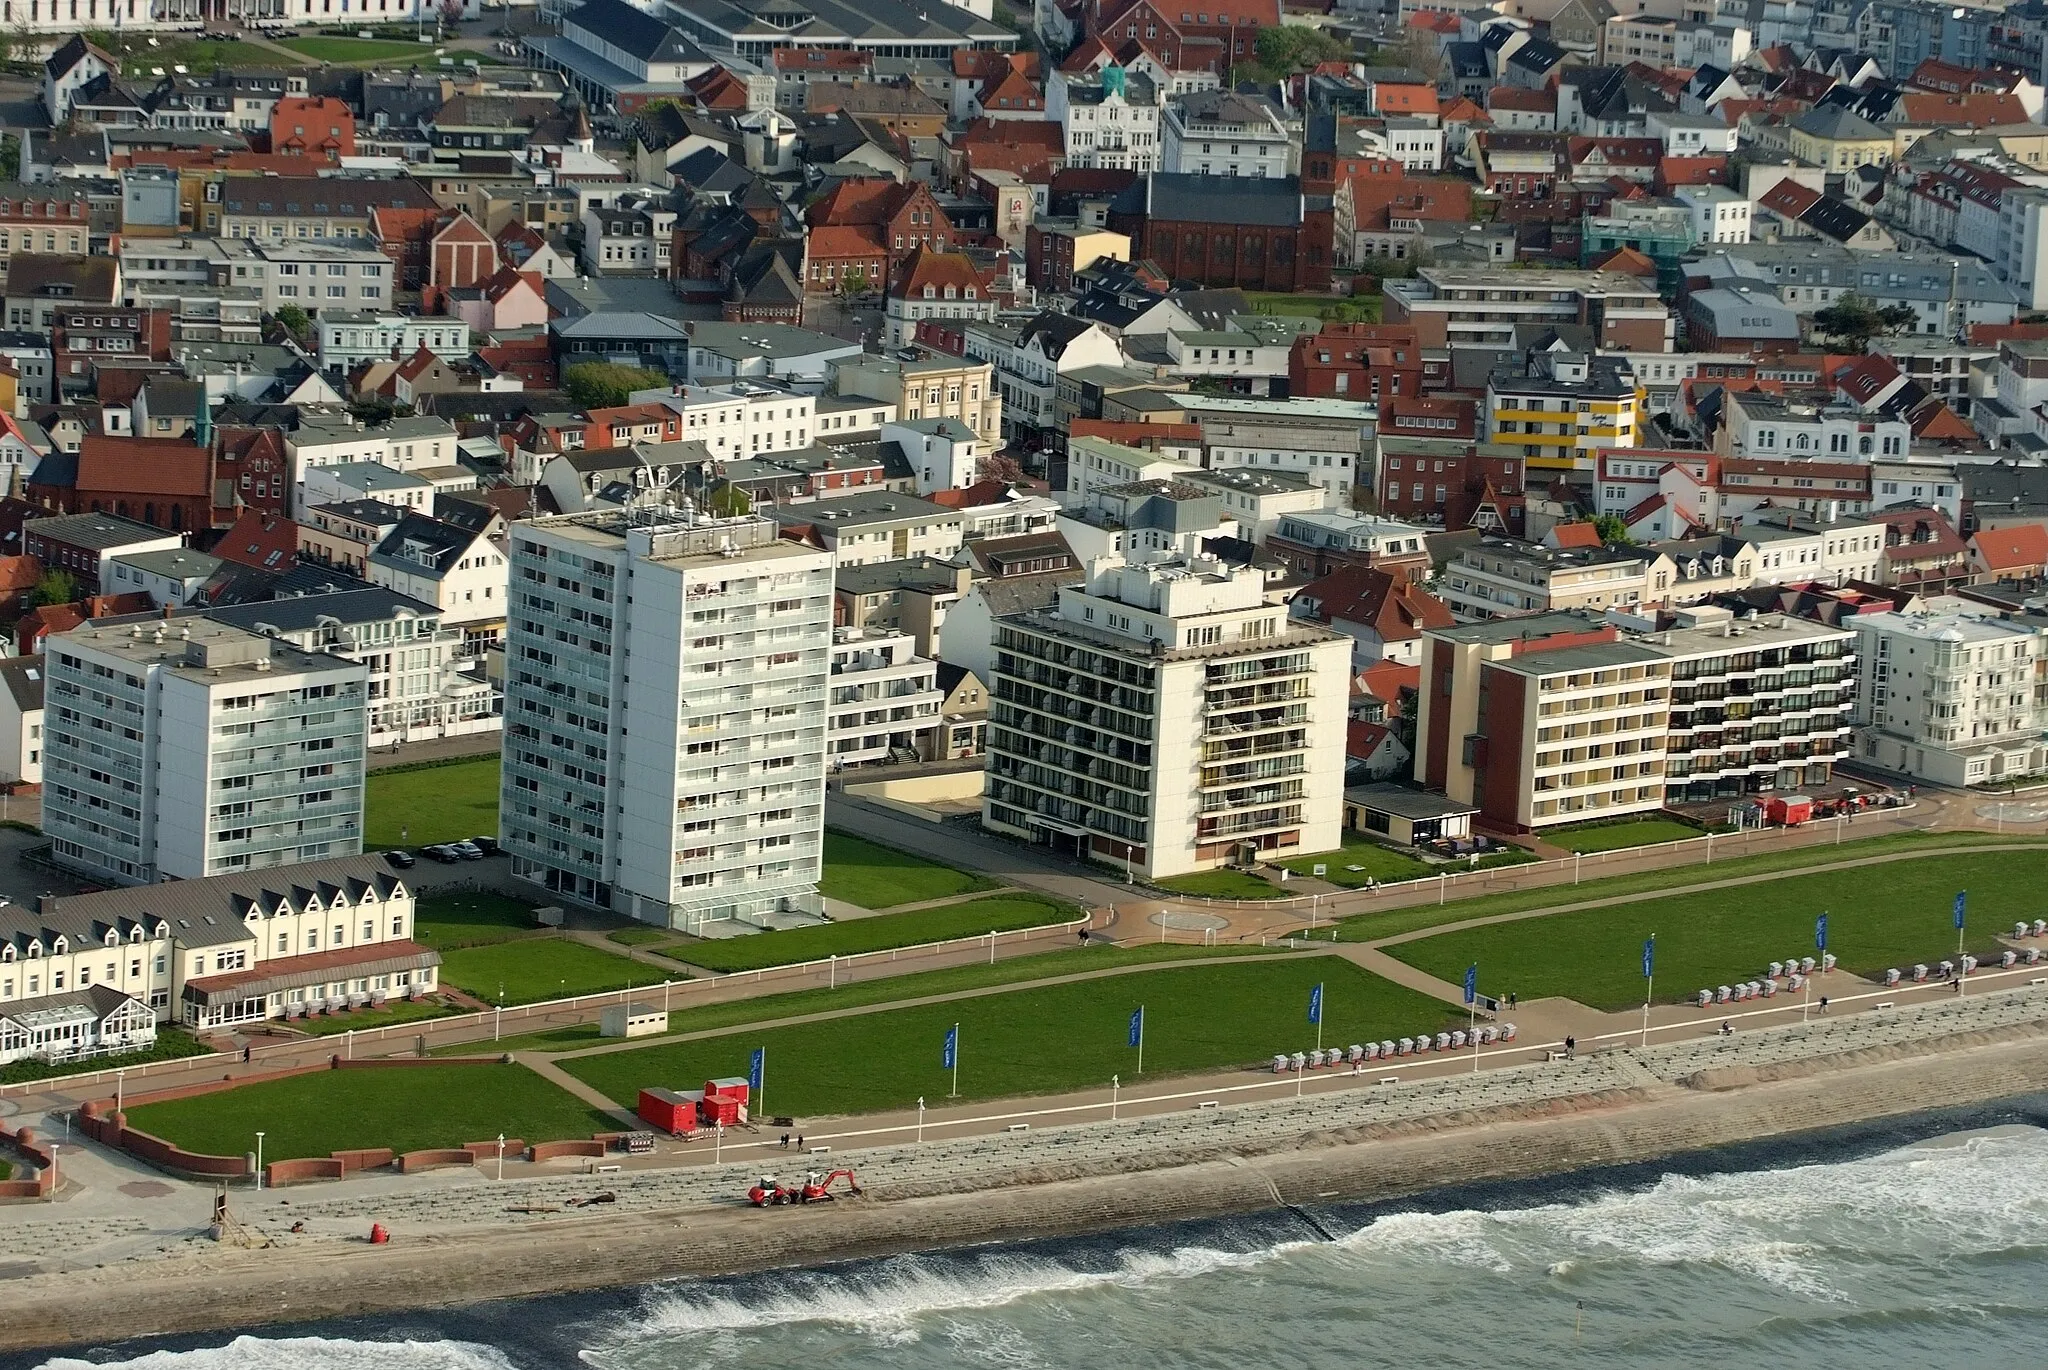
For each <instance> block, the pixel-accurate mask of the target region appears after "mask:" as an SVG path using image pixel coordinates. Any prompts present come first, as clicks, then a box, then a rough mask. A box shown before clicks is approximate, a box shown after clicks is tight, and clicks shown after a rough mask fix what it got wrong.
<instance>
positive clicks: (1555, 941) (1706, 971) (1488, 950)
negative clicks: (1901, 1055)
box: [1387, 851, 2043, 1010]
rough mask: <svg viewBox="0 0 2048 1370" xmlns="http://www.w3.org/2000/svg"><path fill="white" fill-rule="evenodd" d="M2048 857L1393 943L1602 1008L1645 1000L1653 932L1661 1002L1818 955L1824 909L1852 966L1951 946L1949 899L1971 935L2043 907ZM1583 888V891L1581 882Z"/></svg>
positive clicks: (1869, 876)
mask: <svg viewBox="0 0 2048 1370" xmlns="http://www.w3.org/2000/svg"><path fill="white" fill-rule="evenodd" d="M2041 872H2042V853H2040V852H2038V851H2023V852H1984V853H1978V854H1972V855H1968V856H1928V857H1923V858H1920V859H1917V860H1908V861H1894V862H1886V863H1884V864H1881V865H1875V866H1860V867H1856V868H1853V869H1850V870H1839V871H1823V872H1814V873H1811V874H1806V875H1786V876H1784V877H1783V878H1781V879H1776V880H1768V881H1764V882H1761V883H1758V884H1754V885H1742V886H1737V887H1735V888H1733V889H1719V890H1705V891H1701V892H1699V893H1695V894H1685V895H1671V894H1662V895H1649V896H1646V897H1644V898H1642V899H1640V900H1637V901H1632V902H1630V903H1626V904H1619V905H1613V906H1609V907H1603V908H1596V909H1580V910H1576V911H1574V912H1569V913H1553V914H1546V915H1544V916H1542V917H1538V918H1525V919H1519V920H1516V921H1514V922H1508V923H1495V924H1491V925H1488V926H1486V927H1480V928H1467V929H1465V930H1462V931H1457V932H1447V933H1443V934H1440V935H1438V936H1436V937H1429V938H1424V939H1421V940H1419V941H1414V942H1401V943H1396V944H1394V945H1392V946H1390V947H1388V948H1387V951H1388V953H1389V954H1390V955H1393V956H1395V957H1398V958H1399V959H1400V960H1403V961H1405V962H1407V963H1408V964H1409V965H1412V966H1414V967H1416V968H1417V969H1418V970H1425V971H1428V972H1429V973H1430V974H1432V975H1436V976H1439V977H1441V978H1443V979H1445V980H1453V981H1454V980H1456V979H1457V978H1458V977H1459V976H1460V975H1462V974H1463V973H1464V970H1465V967H1466V966H1468V965H1470V964H1472V963H1473V962H1475V961H1476V962H1478V963H1479V966H1480V970H1481V976H1482V979H1483V980H1484V982H1485V983H1486V985H1487V986H1489V987H1490V990H1491V991H1493V992H1506V991H1510V990H1512V991H1513V992H1514V993H1516V994H1519V995H1521V996H1522V997H1523V998H1525V999H1527V998H1536V997H1539V996H1543V995H1563V996H1565V997H1568V998H1572V999H1577V1000H1579V1001H1580V1002H1582V1003H1586V1004H1590V1005H1591V1006H1593V1007H1594V1008H1600V1009H1610V1010H1611V1009H1622V1008H1627V1007H1630V1006H1631V1005H1634V1004H1640V1003H1641V1002H1642V1001H1643V992H1644V988H1645V987H1644V984H1643V978H1642V946H1643V942H1644V940H1645V939H1646V938H1648V937H1650V936H1651V935H1652V934H1655V936H1656V938H1657V963H1656V964H1657V981H1658V985H1659V986H1660V988H1661V991H1662V993H1661V997H1662V998H1663V999H1666V1000H1678V999H1683V998H1687V997H1689V996H1690V995H1692V994H1693V993H1694V992H1695V991H1697V990H1699V989H1702V988H1706V987H1710V986H1715V985H1720V984H1724V983H1728V982H1730V981H1734V980H1738V979H1741V980H1747V979H1750V978H1752V977H1754V976H1757V975H1760V974H1762V973H1763V970H1764V967H1765V966H1766V964H1767V963H1769V962H1770V961H1772V960H1783V959H1785V958H1786V957H1795V956H1807V955H1818V953H1817V952H1816V951H1815V948H1814V937H1813V933H1814V919H1815V918H1816V917H1817V916H1818V915H1820V914H1822V913H1826V914H1827V915H1828V949H1829V950H1830V951H1832V952H1834V953H1835V955H1836V956H1837V957H1839V958H1840V962H1841V965H1842V967H1843V968H1844V969H1846V970H1850V971H1854V972H1856V973H1858V974H1863V975H1873V974H1877V973H1880V972H1882V971H1883V970H1884V969H1886V968H1887V967H1890V966H1898V967H1900V968H1902V969H1903V968H1905V967H1909V966H1911V965H1912V964H1913V963H1914V962H1916V961H1929V962H1933V961H1938V960H1940V959H1941V958H1942V957H1943V956H1953V955H1954V954H1955V949H1956V934H1955V929H1954V927H1953V926H1952V925H1951V922H1950V909H1951V903H1952V901H1953V900H1954V898H1955V895H1956V892H1957V891H1958V890H1962V889H1967V890H1968V891H1969V896H1970V897H1969V921H1970V924H1971V926H1972V927H1973V928H1974V929H1975V931H1974V933H1973V935H1972V937H1971V939H1970V945H1971V946H1972V947H1973V948H1975V949H1976V950H1977V951H1978V952H1979V954H1980V955H1981V954H1983V953H1984V952H1986V951H1988V950H1989V949H1990V948H1991V947H1992V945H1993V939H1994V937H1995V935H1996V934H1997V933H1998V932H1999V931H2001V930H2005V931H2009V930H2010V929H2011V927H2012V925H2013V924H2014V923H2015V922H2017V921H2018V920H2019V919H2020V918H2021V917H2023V916H2024V917H2026V918H2028V919H2032V918H2034V917H2036V916H2038V915H2039V913H2040V911H2041V908H2042V904H2043V900H2042V895H2041ZM1584 888H1585V887H1583V886H1581V887H1580V891H1579V892H1580V893H1583V892H1584Z"/></svg>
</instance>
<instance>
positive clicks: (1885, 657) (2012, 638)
mask: <svg viewBox="0 0 2048 1370" xmlns="http://www.w3.org/2000/svg"><path fill="white" fill-rule="evenodd" d="M1851 625H1852V626H1853V627H1854V628H1855V630H1856V634H1857V639H1858V643H1859V648H1860V650H1859V652H1858V657H1859V664H1860V669H1861V675H1862V680H1861V686H1860V689H1859V690H1858V693H1857V700H1856V741H1857V751H1858V754H1859V755H1860V756H1861V757H1862V758H1863V759H1864V760H1866V761H1868V762H1869V763H1870V764H1872V765H1874V766H1880V767H1883V768H1884V769H1886V770H1893V771H1899V772H1902V773H1904V774H1906V775H1911V776H1918V777H1920V778H1921V779H1924V780H1932V781H1935V782H1937V783H1940V784H1946V785H1980V784H1984V783H1986V782H1987V781H1993V780H2002V779H2007V778H2010V777H2012V776H2020V775H2033V774H2036V773H2037V772H2040V771H2048V638H2044V636H2043V632H2042V625H2041V622H2040V620H2038V619H2035V618H2028V617H2015V616H2013V615H2010V614H2006V613H2002V612H1999V611H1997V610H1993V609H1988V608H1982V607H1979V606H1975V605H1969V604H1965V603H1964V602H1963V601H1961V600H1958V599H1954V598H1948V597H1940V598H1933V599H1928V600H1923V601H1922V602H1921V603H1920V605H1919V606H1918V607H1916V608H1914V609H1912V610H1909V611H1908V612H1905V613H1884V614H1858V615H1857V616H1856V617H1855V618H1854V619H1853V620H1851Z"/></svg>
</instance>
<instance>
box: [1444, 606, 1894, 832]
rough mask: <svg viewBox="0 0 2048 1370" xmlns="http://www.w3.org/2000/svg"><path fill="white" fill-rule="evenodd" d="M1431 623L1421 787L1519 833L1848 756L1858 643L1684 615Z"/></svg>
mask: <svg viewBox="0 0 2048 1370" xmlns="http://www.w3.org/2000/svg"><path fill="white" fill-rule="evenodd" d="M1670 623H1671V626H1669V627H1661V628H1656V629H1648V628H1644V629H1626V630H1625V629H1623V628H1621V627H1618V626H1617V625H1615V624H1613V623H1611V622H1607V621H1604V620H1603V619H1602V618H1601V617H1599V616H1595V615H1588V614H1583V613H1557V614H1540V615H1536V616H1533V617H1529V618H1520V619H1511V620H1505V621H1500V622H1492V623H1481V624H1472V625H1469V626H1465V627H1458V628H1441V629H1427V630H1425V631H1424V634H1423V638H1424V641H1423V660H1422V673H1423V680H1422V689H1421V690H1419V691H1418V692H1417V702H1418V705H1419V709H1420V712H1419V715H1418V718H1417V723H1416V738H1417V743H1416V756H1415V777H1416V779H1418V780H1420V781H1422V782H1423V783H1424V784H1426V785H1428V786H1430V787H1431V788H1433V789H1441V790H1443V791H1444V793H1445V794H1447V795H1448V796H1449V797H1450V798H1452V799H1457V800H1461V801H1463V802H1467V803H1471V804H1475V805H1477V806H1479V809H1480V812H1481V814H1482V815H1484V816H1485V817H1486V818H1487V819H1488V820H1490V821H1492V822H1495V823H1499V824H1502V825H1504V826H1511V827H1514V828H1517V829H1519V830H1522V831H1528V830H1530V829H1540V828H1543V827H1547V826H1551V825H1554V824H1558V823H1570V822H1579V821H1583V820H1585V819H1587V818H1589V817H1595V816H1601V817H1605V816H1613V815H1617V814H1622V813H1629V812H1646V811H1649V810H1654V809H1657V808H1660V807H1662V806H1663V805H1664V804H1666V803H1667V802H1676V801H1680V800H1684V801H1707V800H1714V799H1731V800H1732V799H1741V798H1745V797H1748V796H1753V795H1757V794H1762V793H1766V792H1769V791H1773V790H1792V789H1800V788H1807V787H1814V786H1819V785H1824V784H1826V783H1828V781H1829V780H1830V779H1831V778H1832V776H1833V773H1834V766H1835V764H1836V762H1838V761H1841V760H1844V759H1846V757H1847V756H1848V748H1849V731H1848V710H1849V707H1850V699H1851V695H1852V693H1853V688H1854V681H1855V673H1854V643H1853V637H1854V635H1853V634H1852V633H1850V632H1848V631H1847V630H1845V629H1839V628H1830V627H1827V626H1824V625H1822V624H1818V623H1812V622H1808V621H1806V620H1803V619H1795V618H1789V617H1785V616H1781V615H1775V614H1773V615H1768V616H1763V617H1752V618H1745V619H1740V620H1738V619H1736V618H1735V617H1734V616H1733V615H1732V614H1730V613H1729V612H1728V611H1727V610H1725V609H1718V608H1709V607H1695V608H1691V609H1681V610H1679V611H1678V612H1677V613H1676V614H1675V615H1673V616H1672V618H1671V620H1670Z"/></svg>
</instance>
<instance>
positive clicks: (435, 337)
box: [319, 310, 470, 375]
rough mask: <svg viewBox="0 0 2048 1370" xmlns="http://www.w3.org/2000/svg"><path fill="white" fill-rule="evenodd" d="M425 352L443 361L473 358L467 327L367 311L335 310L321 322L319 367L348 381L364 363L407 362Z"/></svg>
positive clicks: (455, 322) (439, 319)
mask: <svg viewBox="0 0 2048 1370" xmlns="http://www.w3.org/2000/svg"><path fill="white" fill-rule="evenodd" d="M422 347H424V348H426V349H427V350H428V351H429V352H432V353H433V354H434V355H435V356H437V357H440V358H442V359H443V360H444V361H462V360H466V359H467V358H468V356H469V350H470V349H469V325H468V324H466V323H464V322H463V321H462V320H461V319H453V318H445V317H439V316H436V317H433V318H420V317H418V316H417V315H411V314H377V313H371V312H369V311H366V310H355V311H346V312H344V311H341V310H335V311H333V312H331V313H328V314H324V315H322V316H321V318H320V321H319V348H320V365H321V367H322V369H324V370H326V371H328V372H330V373H332V374H335V375H347V374H348V373H349V372H351V371H353V370H355V369H356V367H358V366H360V365H361V364H362V363H364V362H379V361H390V360H391V358H392V356H393V354H394V352H395V353H396V355H397V356H398V357H399V359H400V360H403V359H405V358H407V357H410V356H412V354H413V353H415V352H417V351H419V350H420V349H421V348H422Z"/></svg>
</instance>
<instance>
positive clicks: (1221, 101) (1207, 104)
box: [1160, 90, 1295, 179]
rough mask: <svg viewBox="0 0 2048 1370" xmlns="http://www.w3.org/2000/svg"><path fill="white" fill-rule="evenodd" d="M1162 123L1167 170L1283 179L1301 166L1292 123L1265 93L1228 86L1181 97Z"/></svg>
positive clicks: (1163, 165)
mask: <svg viewBox="0 0 2048 1370" xmlns="http://www.w3.org/2000/svg"><path fill="white" fill-rule="evenodd" d="M1160 124H1161V130H1160V132H1161V139H1162V142H1161V164H1160V170H1162V171H1182V172H1193V173H1194V174H1196V175H1200V176H1263V177H1269V178H1275V179H1277V178H1279V177H1282V176H1285V175H1287V174H1288V173H1289V172H1290V171H1292V170H1294V169H1295V167H1294V165H1293V164H1294V162H1295V152H1294V144H1293V141H1292V140H1291V139H1290V138H1289V137H1288V134H1287V125H1286V124H1284V123H1282V122H1281V120H1280V115H1279V112H1278V111H1276V110H1275V109H1274V108H1273V106H1272V104H1271V103H1269V102H1268V101H1266V100H1264V99H1262V98H1261V97H1259V96H1256V95H1240V94H1238V93H1237V92H1236V91H1224V90H1205V91H1199V92H1196V93H1194V94H1190V95H1182V96H1176V97H1174V98H1173V99H1171V100H1169V101H1168V102H1167V105H1166V110H1165V113H1164V114H1163V116H1162V117H1161V120H1160Z"/></svg>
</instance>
